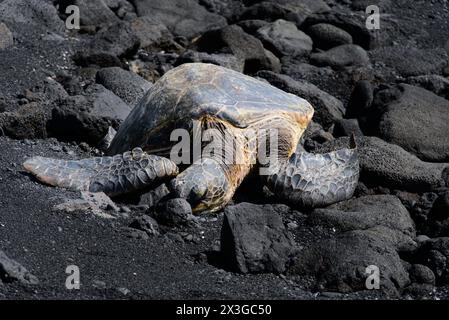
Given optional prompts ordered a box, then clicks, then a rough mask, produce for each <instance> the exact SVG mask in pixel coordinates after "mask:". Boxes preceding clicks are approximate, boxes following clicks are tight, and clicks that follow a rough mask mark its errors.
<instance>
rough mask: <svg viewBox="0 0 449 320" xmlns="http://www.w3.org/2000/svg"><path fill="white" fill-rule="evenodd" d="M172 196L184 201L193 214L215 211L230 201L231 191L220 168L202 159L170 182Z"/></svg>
mask: <svg viewBox="0 0 449 320" xmlns="http://www.w3.org/2000/svg"><path fill="white" fill-rule="evenodd" d="M169 189H170V191H171V193H172V196H174V197H176V198H184V199H186V200H187V201H188V202H189V203H190V205H191V206H192V210H193V211H194V212H199V211H211V212H212V211H217V210H219V209H221V208H222V207H223V206H224V205H226V203H227V202H228V201H229V200H230V199H231V197H232V195H233V193H234V192H233V190H232V187H231V185H230V182H229V180H228V177H227V175H226V173H225V170H224V169H223V168H222V166H221V165H220V164H219V163H218V162H217V161H216V160H214V159H210V158H204V159H201V160H200V161H199V162H197V163H194V164H193V165H191V166H190V167H188V168H187V169H186V170H185V171H183V172H182V173H181V174H179V175H178V176H177V177H176V178H174V179H173V180H171V182H170V184H169Z"/></svg>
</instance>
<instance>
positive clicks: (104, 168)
mask: <svg viewBox="0 0 449 320" xmlns="http://www.w3.org/2000/svg"><path fill="white" fill-rule="evenodd" d="M23 165H24V167H25V169H26V170H27V171H28V172H30V173H32V174H34V175H35V176H36V177H37V179H39V180H40V181H42V182H44V183H46V184H49V185H53V186H58V187H63V188H68V189H72V190H81V191H91V192H99V191H102V192H104V193H106V194H108V195H111V196H113V195H118V194H123V193H128V192H132V191H135V190H139V189H143V188H146V187H148V186H151V185H153V184H156V183H158V182H161V181H162V180H163V179H165V178H170V177H174V176H176V175H177V174H178V167H177V166H176V165H175V164H174V163H173V162H172V161H170V160H169V159H166V158H162V157H158V156H154V155H148V154H147V153H145V152H143V151H142V149H140V148H135V149H133V150H132V151H129V152H125V153H123V154H120V155H116V156H113V157H96V158H88V159H83V160H78V161H73V160H58V159H50V158H43V157H33V158H31V159H28V160H27V161H25V163H24V164H23Z"/></svg>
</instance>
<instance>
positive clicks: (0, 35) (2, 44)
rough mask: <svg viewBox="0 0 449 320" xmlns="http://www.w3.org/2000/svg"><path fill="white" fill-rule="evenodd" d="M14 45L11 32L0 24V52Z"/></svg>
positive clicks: (4, 25)
mask: <svg viewBox="0 0 449 320" xmlns="http://www.w3.org/2000/svg"><path fill="white" fill-rule="evenodd" d="M13 45H14V37H13V35H12V33H11V30H9V29H8V27H7V26H6V24H4V23H2V22H0V50H3V49H6V48H9V47H12V46H13Z"/></svg>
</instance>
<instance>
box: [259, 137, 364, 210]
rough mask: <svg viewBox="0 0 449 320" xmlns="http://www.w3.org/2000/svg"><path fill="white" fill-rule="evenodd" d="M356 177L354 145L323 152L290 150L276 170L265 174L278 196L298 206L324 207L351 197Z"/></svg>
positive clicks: (357, 166)
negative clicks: (288, 155)
mask: <svg viewBox="0 0 449 320" xmlns="http://www.w3.org/2000/svg"><path fill="white" fill-rule="evenodd" d="M358 178H359V160H358V155H357V149H356V147H355V145H353V144H352V143H351V147H350V148H345V149H341V150H337V151H333V152H329V153H324V154H312V153H308V152H305V151H298V152H296V153H294V154H293V155H292V156H291V157H290V159H288V161H286V162H285V163H284V164H283V165H281V166H280V167H279V170H277V171H276V172H274V173H273V174H272V175H269V176H267V186H268V187H269V188H270V189H271V191H273V192H274V193H275V194H276V195H277V196H278V197H280V198H282V199H284V200H286V201H288V202H290V203H292V204H295V205H298V206H299V207H302V208H315V207H324V206H328V205H330V204H333V203H336V202H339V201H343V200H347V199H349V198H351V197H352V195H353V193H354V190H355V188H356V186H357V181H358Z"/></svg>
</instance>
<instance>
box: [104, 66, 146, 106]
mask: <svg viewBox="0 0 449 320" xmlns="http://www.w3.org/2000/svg"><path fill="white" fill-rule="evenodd" d="M96 80H97V83H99V84H101V85H103V86H104V87H105V88H106V89H109V90H111V91H112V92H113V93H115V94H116V95H117V96H118V97H120V98H121V99H122V100H123V101H124V102H126V103H127V104H128V105H129V106H130V107H131V108H133V107H134V106H135V105H136V103H137V102H138V101H139V100H140V98H142V97H143V95H144V94H145V93H146V92H147V91H148V89H150V88H151V86H152V84H151V83H150V82H148V81H146V80H145V79H143V78H141V77H139V76H138V75H136V74H135V73H132V72H129V71H126V70H123V69H122V68H118V67H111V68H104V69H101V70H99V71H98V72H97V76H96Z"/></svg>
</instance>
